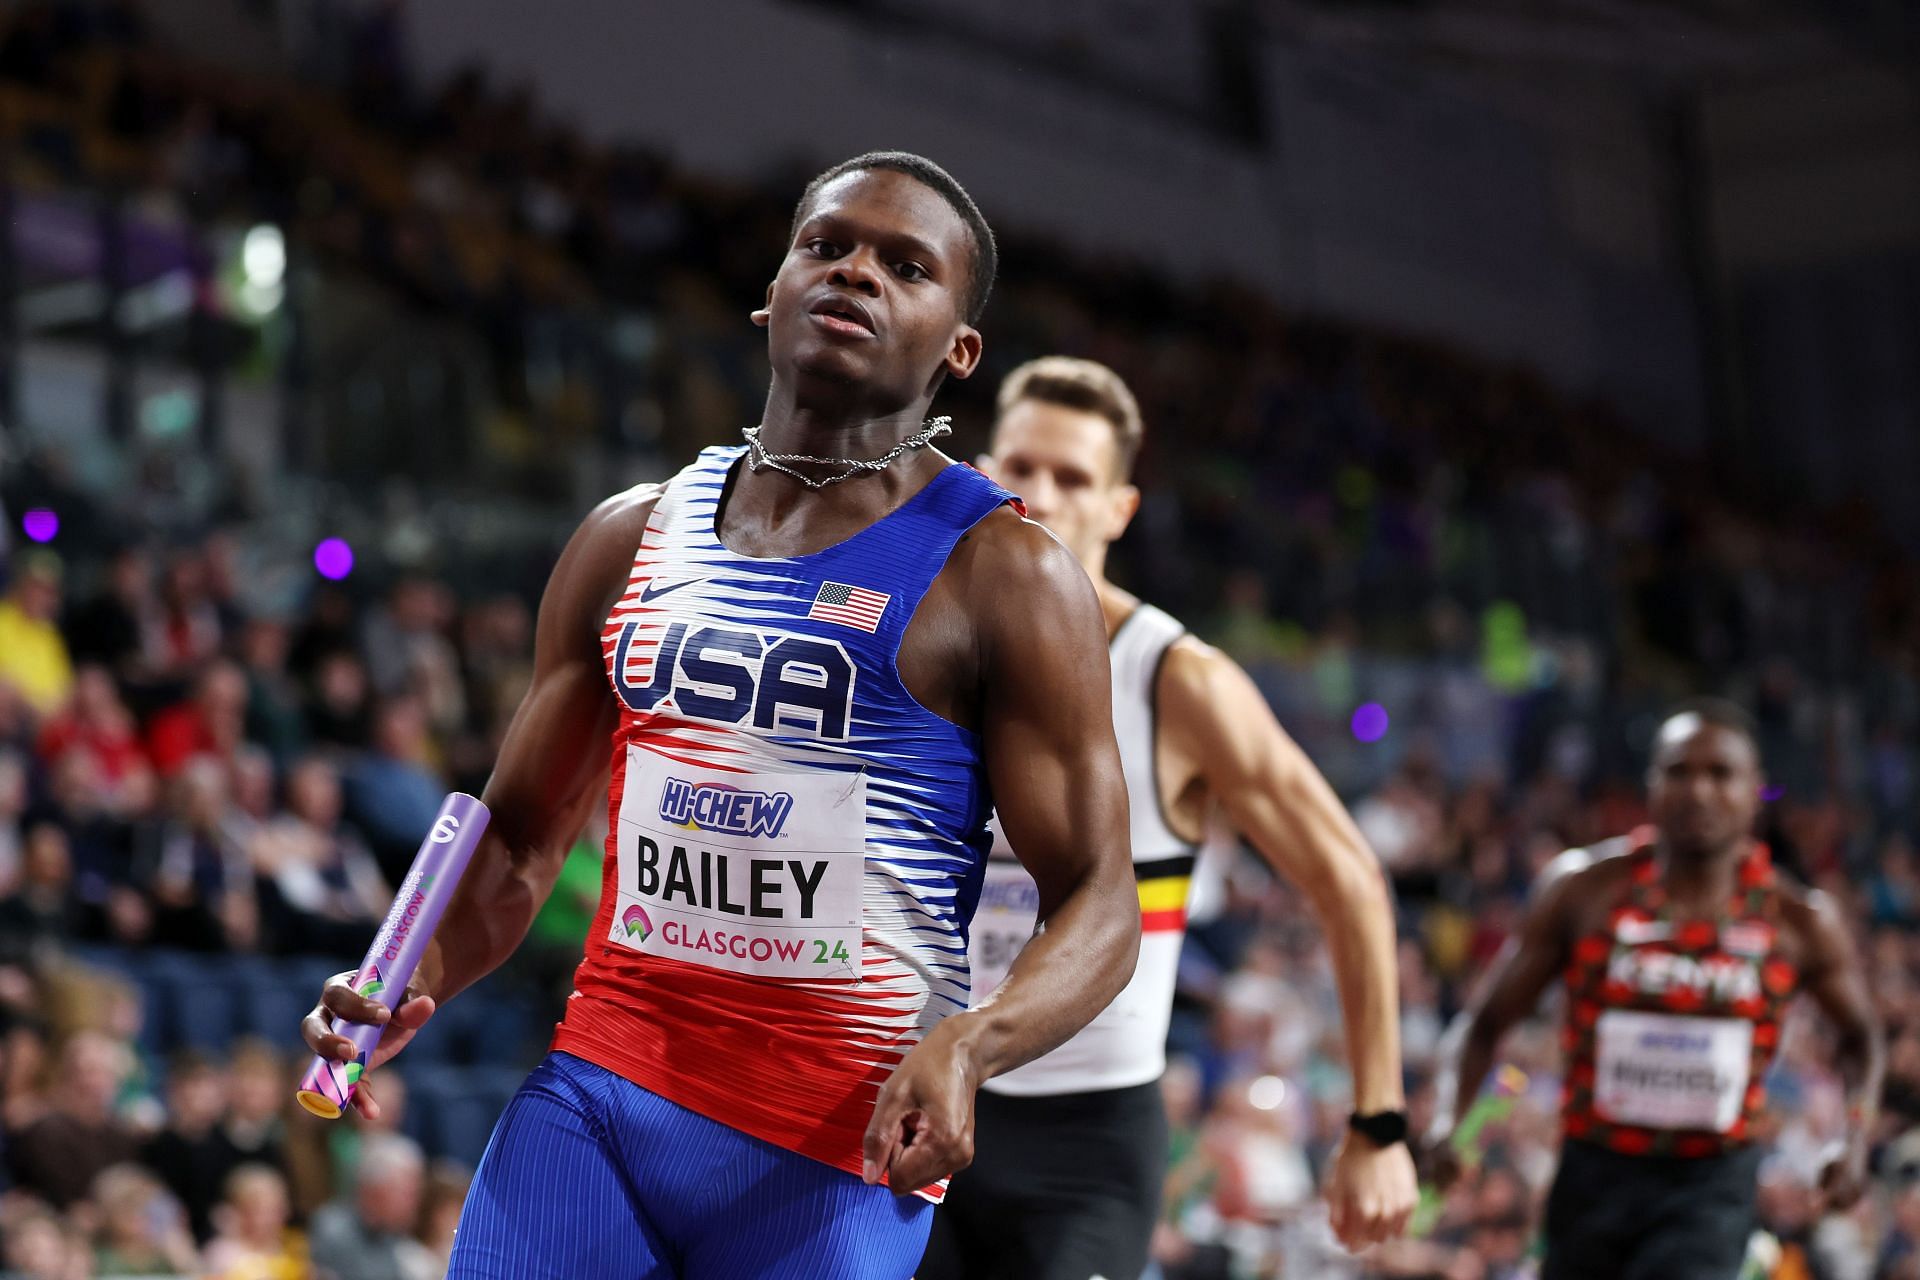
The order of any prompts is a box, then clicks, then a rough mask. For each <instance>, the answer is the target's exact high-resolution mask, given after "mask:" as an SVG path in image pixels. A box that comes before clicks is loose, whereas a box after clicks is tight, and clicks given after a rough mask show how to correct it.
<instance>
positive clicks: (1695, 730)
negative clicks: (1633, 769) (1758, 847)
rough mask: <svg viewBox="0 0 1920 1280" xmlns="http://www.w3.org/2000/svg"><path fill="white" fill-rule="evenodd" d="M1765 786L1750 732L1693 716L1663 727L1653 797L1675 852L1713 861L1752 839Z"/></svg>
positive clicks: (1651, 774) (1656, 816)
mask: <svg viewBox="0 0 1920 1280" xmlns="http://www.w3.org/2000/svg"><path fill="white" fill-rule="evenodd" d="M1760 784H1761V775H1760V761H1759V758H1758V757H1757V756H1756V755H1755V753H1754V749H1753V743H1752V742H1751V741H1749V740H1748V739H1747V737H1746V735H1745V734H1742V733H1737V732H1735V731H1734V730H1732V729H1723V728H1721V727H1720V726H1719V725H1713V724H1708V723H1706V722H1705V721H1703V720H1701V719H1700V717H1699V716H1697V715H1694V714H1692V713H1690V712H1689V713H1683V714H1681V715H1677V716H1675V717H1673V719H1671V720H1669V721H1667V722H1666V724H1664V725H1662V726H1661V728H1660V735H1659V737H1658V738H1657V739H1655V741H1654V747H1653V766H1652V768H1651V769H1650V770H1649V771H1648V777H1647V789H1648V797H1647V799H1648V807H1649V808H1650V809H1651V811H1652V814H1653V820H1654V821H1655V822H1656V823H1658V824H1659V826H1660V830H1661V832H1662V833H1663V834H1664V835H1665V836H1666V838H1667V844H1668V847H1669V848H1671V849H1672V850H1673V851H1674V852H1675V853H1678V854H1680V855H1682V856H1684V857H1690V858H1707V857H1712V856H1714V855H1716V854H1719V853H1723V852H1725V851H1726V850H1727V849H1728V848H1729V847H1731V846H1733V845H1735V844H1737V843H1738V842H1739V841H1741V840H1743V839H1745V838H1746V837H1747V836H1749V835H1751V834H1752V832H1753V820H1754V817H1755V816H1756V815H1757V814H1758V813H1759V811H1760Z"/></svg>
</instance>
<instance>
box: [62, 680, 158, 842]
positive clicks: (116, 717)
mask: <svg viewBox="0 0 1920 1280" xmlns="http://www.w3.org/2000/svg"><path fill="white" fill-rule="evenodd" d="M37 750H38V753H39V756H40V758H41V759H42V760H43V761H45V762H46V763H47V764H48V765H50V766H57V765H58V764H59V763H60V761H61V759H62V758H63V757H65V756H66V755H67V754H68V753H69V752H83V753H85V755H86V756H87V760H88V764H89V766H90V768H91V772H92V776H93V786H94V788H95V795H96V799H97V801H98V804H99V807H100V808H101V809H102V810H104V811H105V812H107V813H110V814H114V815H116V816H119V817H132V816H135V815H138V814H142V813H145V812H146V811H147V810H149V809H150V808H152V806H153V802H154V797H155V796H156V794H157V792H156V791H155V789H154V776H153V769H152V767H151V766H150V765H149V764H148V762H147V753H146V749H145V748H144V747H143V746H142V745H141V742H140V736H139V733H138V731H137V726H136V725H135V724H134V719H133V713H132V712H131V711H129V710H128V709H127V705H126V703H124V702H122V701H121V699H120V690H119V689H118V688H117V687H115V685H114V682H113V676H112V674H111V673H109V672H108V671H107V669H106V668H105V667H101V666H96V665H93V664H87V665H84V666H82V667H80V668H79V669H78V670H77V671H76V672H75V673H74V681H73V697H72V699H71V700H70V701H69V703H68V705H67V707H66V709H65V710H63V711H62V712H60V714H58V715H56V716H54V717H53V718H52V719H51V720H49V721H48V722H47V724H46V726H45V727H44V728H43V729H42V730H41V732H40V741H39V744H38V748H37Z"/></svg>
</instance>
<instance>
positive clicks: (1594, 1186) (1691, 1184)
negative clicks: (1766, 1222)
mask: <svg viewBox="0 0 1920 1280" xmlns="http://www.w3.org/2000/svg"><path fill="white" fill-rule="evenodd" d="M1761 1155H1762V1152H1761V1150H1760V1149H1759V1148H1758V1147H1747V1148H1745V1149H1742V1150H1738V1151H1732V1152H1728V1153H1727V1154H1725V1155H1718V1156H1702V1157H1699V1158H1697V1159H1691V1160H1689V1159H1682V1158H1680V1157H1678V1156H1625V1155H1621V1154H1619V1153H1618V1152H1615V1151H1609V1150H1608V1149H1606V1148H1605V1147H1600V1146H1595V1145H1594V1144H1592V1143H1589V1142H1568V1143H1567V1144H1565V1146H1564V1147H1563V1148H1562V1149H1561V1153H1560V1172H1559V1173H1558V1174H1557V1175H1555V1177H1554V1180H1553V1191H1552V1192H1551V1194H1549V1195H1548V1197H1547V1225H1546V1236H1547V1261H1546V1265H1545V1267H1543V1268H1542V1269H1541V1272H1540V1280H1735V1278H1736V1277H1737V1276H1738V1275H1739V1273H1740V1263H1741V1261H1742V1259H1744V1258H1745V1257H1746V1254H1747V1239H1748V1237H1750V1236H1751V1235H1752V1234H1753V1232H1754V1228H1755V1226H1756V1225H1757V1214H1756V1212H1755V1207H1754V1200H1755V1196H1756V1194H1757V1192H1758V1187H1759V1178H1760V1158H1761Z"/></svg>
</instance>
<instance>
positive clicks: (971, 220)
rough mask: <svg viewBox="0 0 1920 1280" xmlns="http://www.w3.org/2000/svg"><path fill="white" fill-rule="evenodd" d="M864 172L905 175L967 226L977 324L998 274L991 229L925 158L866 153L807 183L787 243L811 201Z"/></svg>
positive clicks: (971, 318)
mask: <svg viewBox="0 0 1920 1280" xmlns="http://www.w3.org/2000/svg"><path fill="white" fill-rule="evenodd" d="M867 169H886V170H889V171H891V172H893V173H904V174H906V175H907V176H908V177H909V178H912V179H913V180H914V181H916V182H918V183H920V184H921V185H923V186H926V187H930V188H932V189H933V191H934V192H935V194H937V195H938V196H939V197H940V198H941V199H942V200H945V201H946V202H947V205H948V207H949V208H951V209H952V210H953V211H954V212H955V213H957V214H959V215H960V221H962V222H964V223H966V224H967V233H968V235H969V236H971V237H972V240H973V252H972V255H971V257H970V258H969V259H968V263H967V323H968V324H978V323H980V316H981V314H982V313H983V312H985V311H986V309H987V298H988V297H989V296H991V295H992V293H993V280H994V276H995V275H997V274H998V272H999V270H1000V249H999V246H997V245H996V244H995V243H994V240H993V228H992V227H989V226H988V225H987V219H986V215H984V214H982V213H981V212H980V206H979V205H977V204H975V203H974V202H973V197H972V196H970V195H968V194H967V189H966V188H965V187H963V186H961V185H960V183H959V181H958V180H957V179H955V178H954V176H953V175H952V174H950V173H948V172H947V171H946V170H945V169H942V168H941V167H940V166H939V165H937V164H935V163H934V162H933V161H931V160H929V159H927V158H926V157H925V156H917V155H915V154H913V152H911V151H869V152H867V153H866V154H864V155H857V156H855V157H853V159H851V160H842V161H841V162H840V163H839V164H836V165H834V166H833V168H831V169H828V170H827V171H826V172H824V173H822V174H820V175H819V176H818V177H816V178H815V179H814V180H813V181H812V182H809V183H808V184H807V189H806V190H805V191H802V192H801V193H800V203H798V204H796V205H795V206H794V207H793V225H792V226H791V227H789V228H788V229H787V240H788V241H789V242H791V241H792V240H793V237H794V236H796V235H798V234H799V232H800V224H801V223H802V222H804V221H806V218H807V213H808V210H810V209H811V208H812V207H813V200H814V197H815V196H817V195H819V194H820V188H822V187H824V186H826V185H827V184H828V183H829V182H832V181H833V180H834V179H835V178H839V177H842V176H844V175H846V174H849V173H859V172H861V171H863V170H867Z"/></svg>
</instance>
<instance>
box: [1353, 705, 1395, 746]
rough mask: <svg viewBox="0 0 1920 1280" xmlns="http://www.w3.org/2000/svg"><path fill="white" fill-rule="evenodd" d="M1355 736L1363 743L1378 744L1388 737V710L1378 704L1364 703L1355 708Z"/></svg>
mask: <svg viewBox="0 0 1920 1280" xmlns="http://www.w3.org/2000/svg"><path fill="white" fill-rule="evenodd" d="M1353 736H1354V737H1356V738H1358V739H1359V740H1360V741H1362V742H1378V741H1380V739H1382V738H1384V737H1386V736H1387V709H1386V708H1385V707H1383V706H1381V705H1380V704H1379V703H1377V702H1363V703H1361V704H1360V705H1359V706H1358V707H1356V708H1354V712H1353Z"/></svg>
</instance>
